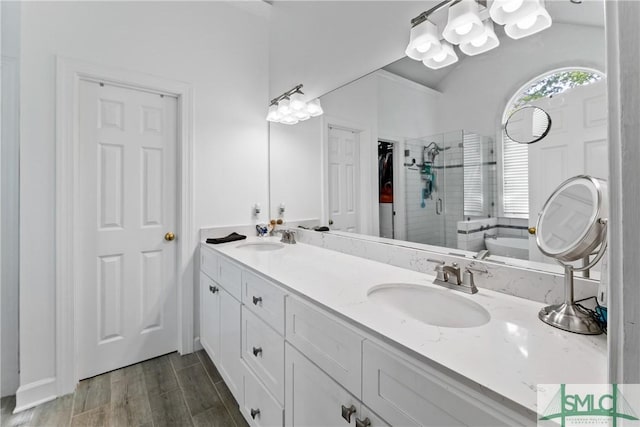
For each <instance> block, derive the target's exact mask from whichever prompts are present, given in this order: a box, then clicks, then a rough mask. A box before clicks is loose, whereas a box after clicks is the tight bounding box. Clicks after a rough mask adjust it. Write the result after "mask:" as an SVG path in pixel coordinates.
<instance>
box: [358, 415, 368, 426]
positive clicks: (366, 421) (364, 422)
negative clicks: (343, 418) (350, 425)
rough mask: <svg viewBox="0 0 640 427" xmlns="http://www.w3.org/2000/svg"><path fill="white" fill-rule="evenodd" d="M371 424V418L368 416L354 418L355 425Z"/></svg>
mask: <svg viewBox="0 0 640 427" xmlns="http://www.w3.org/2000/svg"><path fill="white" fill-rule="evenodd" d="M370 425H371V420H370V419H369V417H367V418H365V419H364V420H361V419H360V418H356V427H369V426H370Z"/></svg>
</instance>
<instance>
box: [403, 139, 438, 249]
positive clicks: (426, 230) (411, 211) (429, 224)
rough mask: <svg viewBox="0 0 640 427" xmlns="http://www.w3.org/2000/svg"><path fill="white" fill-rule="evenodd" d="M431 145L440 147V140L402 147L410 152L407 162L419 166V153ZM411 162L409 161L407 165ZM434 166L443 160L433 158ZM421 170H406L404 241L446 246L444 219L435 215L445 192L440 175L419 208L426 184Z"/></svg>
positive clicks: (418, 140) (424, 140)
mask: <svg viewBox="0 0 640 427" xmlns="http://www.w3.org/2000/svg"><path fill="white" fill-rule="evenodd" d="M431 141H433V142H435V143H436V144H438V145H439V146H442V145H443V136H442V135H439V136H437V137H434V139H430V138H421V139H417V140H410V141H407V142H406V143H405V150H409V152H410V155H409V159H415V160H416V163H418V164H420V163H422V151H423V149H424V147H425V146H426V145H428V144H429V143H430V142H431ZM410 161H411V160H409V162H410ZM435 164H436V166H442V164H443V156H442V155H440V156H438V157H437V158H436V161H435ZM419 169H420V168H419V167H416V166H412V167H405V168H404V173H405V203H406V224H407V240H409V241H411V242H416V243H426V244H430V245H434V246H445V239H444V237H445V236H444V215H438V214H437V213H436V203H437V201H438V198H444V194H443V193H442V192H441V190H443V189H444V187H443V186H442V183H441V182H440V178H441V177H440V175H439V174H440V171H438V172H436V174H437V176H436V180H435V185H434V188H433V190H434V191H433V193H432V195H431V198H428V199H426V200H425V201H424V203H425V206H424V207H422V205H421V204H422V189H423V188H425V182H424V180H423V179H422V175H421V174H420V170H419Z"/></svg>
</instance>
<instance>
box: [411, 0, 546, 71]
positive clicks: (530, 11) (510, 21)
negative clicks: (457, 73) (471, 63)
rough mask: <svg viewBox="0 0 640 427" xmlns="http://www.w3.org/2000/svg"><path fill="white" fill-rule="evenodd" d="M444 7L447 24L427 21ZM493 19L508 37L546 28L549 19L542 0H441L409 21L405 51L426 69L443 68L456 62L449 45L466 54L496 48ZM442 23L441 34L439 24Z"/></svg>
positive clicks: (524, 35)
mask: <svg viewBox="0 0 640 427" xmlns="http://www.w3.org/2000/svg"><path fill="white" fill-rule="evenodd" d="M447 6H448V7H449V9H448V11H447V12H448V14H447V22H446V25H444V24H445V23H444V22H442V23H437V22H433V21H432V20H430V17H432V15H433V14H435V13H436V12H438V11H440V10H442V9H443V8H445V7H447ZM494 22H495V23H496V24H500V25H504V26H505V28H504V29H505V33H506V34H507V35H508V36H509V37H511V38H513V39H520V38H523V37H527V36H530V35H532V34H535V33H538V32H540V31H542V30H544V29H546V28H549V27H550V26H551V23H552V20H551V16H550V15H549V12H547V10H546V9H545V7H544V0H493V3H492V4H491V7H490V8H489V7H488V6H487V0H444V1H442V2H440V3H439V4H438V5H436V6H435V7H433V8H431V9H429V10H428V11H426V12H423V13H421V14H420V15H418V16H417V17H415V18H413V19H412V20H411V35H410V37H409V44H408V46H407V48H406V50H405V53H406V54H407V56H408V57H409V58H411V59H414V60H416V61H422V62H423V63H424V65H425V66H427V67H429V68H432V69H439V68H443V67H446V66H448V65H451V64H454V63H455V62H457V61H458V56H457V55H456V52H455V49H454V47H453V46H452V45H459V48H460V50H461V51H462V52H463V53H465V54H466V55H469V56H473V55H479V54H481V53H484V52H488V51H489V50H491V49H494V48H496V47H498V46H499V45H500V40H499V39H498V37H497V36H496V33H495V30H494ZM439 24H440V25H439ZM443 26H444V30H443V31H442V33H441V34H440V32H439V31H438V27H440V28H442V27H443Z"/></svg>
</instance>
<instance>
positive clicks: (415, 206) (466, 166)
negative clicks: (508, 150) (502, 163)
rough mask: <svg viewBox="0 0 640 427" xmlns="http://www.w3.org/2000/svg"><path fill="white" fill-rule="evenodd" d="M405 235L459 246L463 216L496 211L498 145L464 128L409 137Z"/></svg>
mask: <svg viewBox="0 0 640 427" xmlns="http://www.w3.org/2000/svg"><path fill="white" fill-rule="evenodd" d="M403 165H404V194H403V196H404V215H405V227H406V235H405V236H404V237H405V240H408V241H410V242H415V243H425V244H429V245H434V246H445V247H448V248H457V242H458V222H459V221H463V220H465V219H474V218H487V217H490V216H495V214H496V213H495V206H496V204H495V194H496V161H495V145H494V141H493V139H492V138H490V137H486V136H482V135H478V134H476V133H473V132H467V131H464V130H458V131H452V132H447V133H442V134H436V135H429V136H425V137H422V138H415V139H408V140H406V141H405V143H404V164H403Z"/></svg>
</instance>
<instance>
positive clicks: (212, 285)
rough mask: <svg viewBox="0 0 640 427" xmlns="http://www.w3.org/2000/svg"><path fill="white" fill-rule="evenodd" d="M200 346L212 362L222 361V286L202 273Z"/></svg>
mask: <svg viewBox="0 0 640 427" xmlns="http://www.w3.org/2000/svg"><path fill="white" fill-rule="evenodd" d="M200 344H202V347H203V348H204V349H205V350H206V352H207V354H209V357H210V358H211V360H213V361H214V362H215V363H218V362H219V360H220V285H218V284H217V283H216V282H215V281H214V280H213V279H212V278H210V277H209V276H208V275H206V274H205V273H204V271H203V272H201V273H200Z"/></svg>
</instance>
